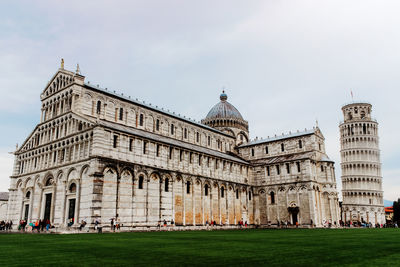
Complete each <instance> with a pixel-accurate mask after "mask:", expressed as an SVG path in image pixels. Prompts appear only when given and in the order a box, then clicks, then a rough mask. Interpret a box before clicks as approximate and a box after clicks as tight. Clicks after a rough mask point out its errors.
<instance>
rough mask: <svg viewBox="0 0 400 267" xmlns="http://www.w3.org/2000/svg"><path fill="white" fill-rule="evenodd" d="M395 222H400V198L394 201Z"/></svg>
mask: <svg viewBox="0 0 400 267" xmlns="http://www.w3.org/2000/svg"><path fill="white" fill-rule="evenodd" d="M393 222H396V223H397V224H400V198H399V199H398V200H397V201H395V202H393Z"/></svg>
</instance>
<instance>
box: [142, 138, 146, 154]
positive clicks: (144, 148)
mask: <svg viewBox="0 0 400 267" xmlns="http://www.w3.org/2000/svg"><path fill="white" fill-rule="evenodd" d="M146 152H147V141H143V154H146Z"/></svg>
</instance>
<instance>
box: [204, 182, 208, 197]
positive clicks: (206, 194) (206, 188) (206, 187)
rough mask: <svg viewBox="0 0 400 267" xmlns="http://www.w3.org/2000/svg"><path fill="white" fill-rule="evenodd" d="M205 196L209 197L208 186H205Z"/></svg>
mask: <svg viewBox="0 0 400 267" xmlns="http://www.w3.org/2000/svg"><path fill="white" fill-rule="evenodd" d="M204 195H205V196H208V184H206V185H205V186H204Z"/></svg>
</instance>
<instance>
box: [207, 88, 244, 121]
mask: <svg viewBox="0 0 400 267" xmlns="http://www.w3.org/2000/svg"><path fill="white" fill-rule="evenodd" d="M219 98H220V99H221V102H219V103H218V104H216V105H215V106H214V107H213V108H212V109H211V110H210V111H209V112H208V114H207V117H206V120H207V119H214V118H234V119H241V120H243V117H242V115H241V114H240V112H239V111H238V110H237V109H236V108H235V107H234V106H233V105H232V104H231V103H229V102H228V101H226V100H227V99H228V96H227V94H225V91H222V94H221V95H220V97H219Z"/></svg>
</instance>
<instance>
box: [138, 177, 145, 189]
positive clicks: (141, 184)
mask: <svg viewBox="0 0 400 267" xmlns="http://www.w3.org/2000/svg"><path fill="white" fill-rule="evenodd" d="M143 180H144V177H143V176H139V189H143Z"/></svg>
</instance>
